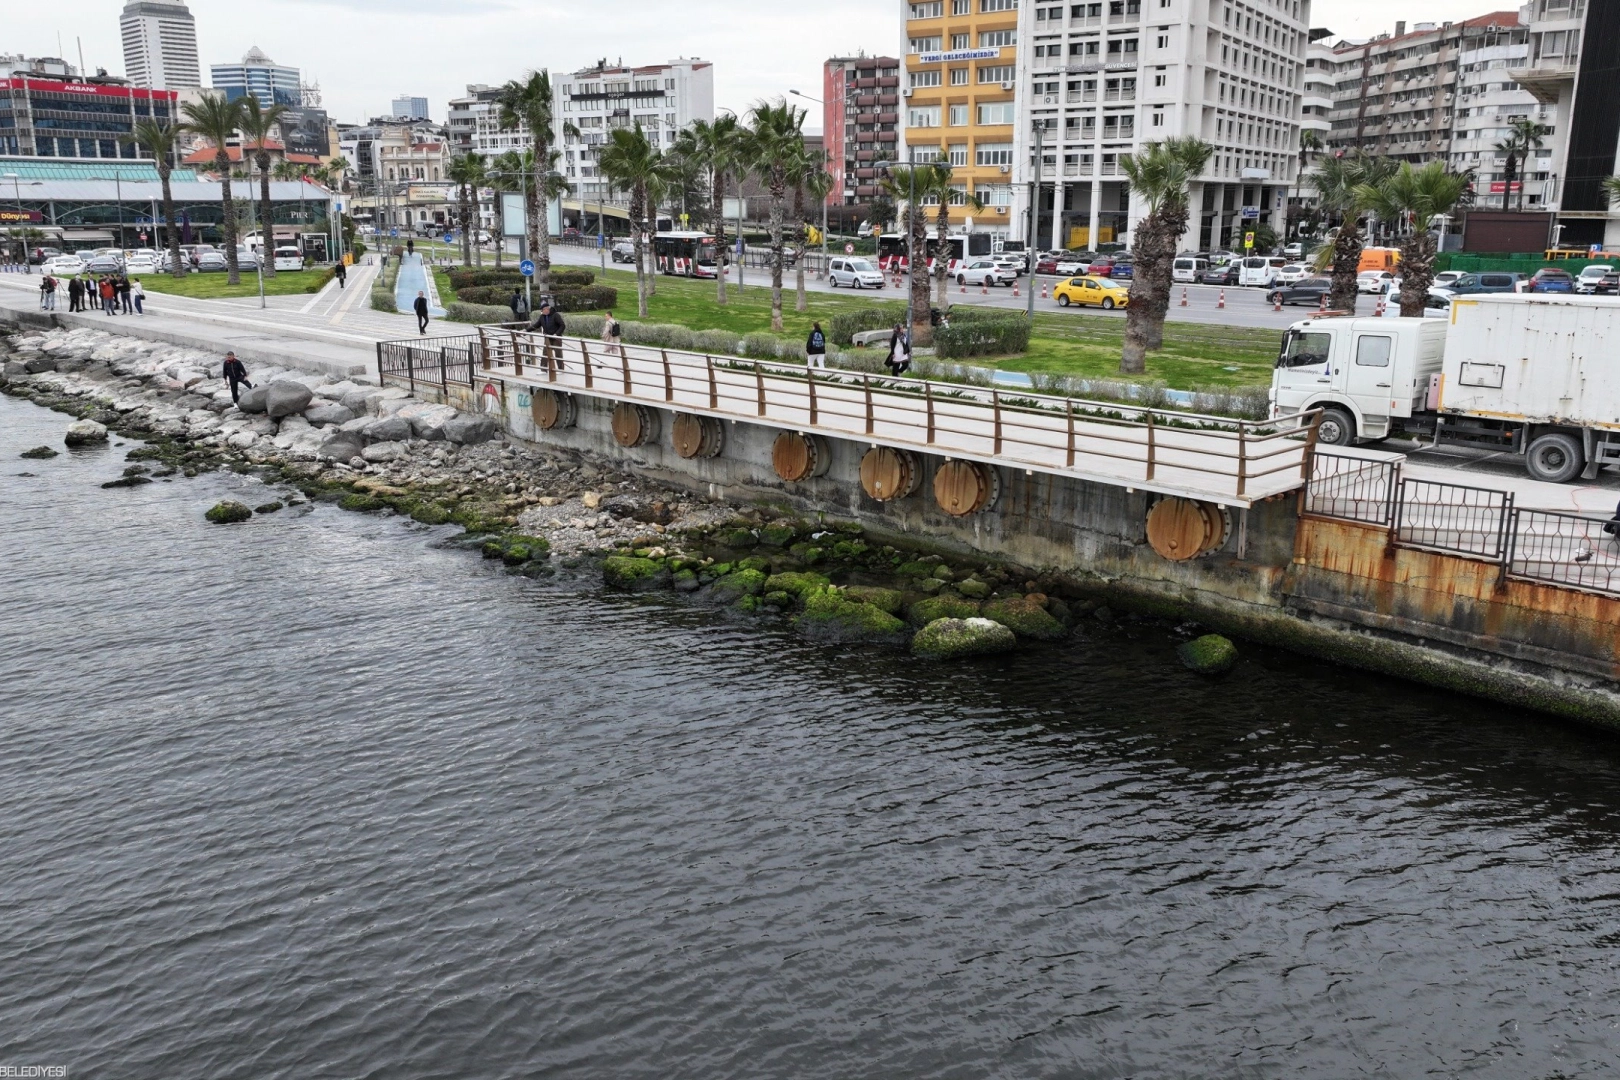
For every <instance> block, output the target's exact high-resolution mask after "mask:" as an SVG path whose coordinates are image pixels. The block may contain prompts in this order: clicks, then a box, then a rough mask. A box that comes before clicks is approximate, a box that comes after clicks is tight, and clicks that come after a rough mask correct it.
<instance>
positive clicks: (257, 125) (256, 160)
mask: <svg viewBox="0 0 1620 1080" xmlns="http://www.w3.org/2000/svg"><path fill="white" fill-rule="evenodd" d="M238 100H239V101H240V102H241V105H242V119H241V121H240V122H239V123H238V124H237V127H238V128H240V129H241V132H242V143H243V148H242V156H243V158H244V159H245V158H246V157H247V152H248V150H252V151H253V164H255V165H257V166H258V167H259V231H260V233H261V234H262V238H261V243H260V244H259V262H260V264H261V266H262V268H263V270H264V276H265V277H267V278H273V277H275V276H276V260H275V253H276V238H275V233H276V228H275V223H276V218H275V208H274V207H273V206H272V205H271V203H270V169H271V161H270V135H271V133H272V132H274V131H275V130H276V129H277V128H278V127H279V126H280V124H281V118H282V117H283V116H285V115H286V113H287V106H285V105H283V104H281V103H279V102H277V103H276V104H274V105H272V106H270V107H269V108H268V109H267V108H265V107H264V106H262V105H260V104H259V99H258V98H256V97H254V96H253V95H252V94H249V95H247V96H246V97H244V98H239V99H238ZM286 145H287V144H286V141H285V140H283V142H282V146H283V147H285V146H286ZM283 153H285V150H283Z"/></svg>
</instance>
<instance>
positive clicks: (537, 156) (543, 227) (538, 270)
mask: <svg viewBox="0 0 1620 1080" xmlns="http://www.w3.org/2000/svg"><path fill="white" fill-rule="evenodd" d="M550 150H551V145H550V143H548V142H547V141H546V140H544V139H536V140H535V143H534V182H535V186H534V189H533V194H534V200H535V204H536V209H535V211H534V214H533V216H532V217H530V219H529V239H530V242H531V244H532V245H533V248H534V250H533V251H531V252H530V253H529V258H531V259H533V260H534V281H535V284H536V285H538V286H539V287H540V291H541V292H544V293H549V292H550V291H551V221H550V220H549V219H548V218H547V217H546V210H547V206H546V204H547V203H549V202H550V200H542V198H541V193H542V192H544V191H545V189H546V185H545V177H546V171H547V170H548V169H550V168H551V156H550Z"/></svg>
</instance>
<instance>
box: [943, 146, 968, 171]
mask: <svg viewBox="0 0 1620 1080" xmlns="http://www.w3.org/2000/svg"><path fill="white" fill-rule="evenodd" d="M946 158H947V160H949V161H950V163H951V164H952V165H953V166H955V167H957V168H960V167H962V166H964V165H966V164H967V163H968V152H967V143H952V144H951V146H950V149H949V150H948V151H947V152H946Z"/></svg>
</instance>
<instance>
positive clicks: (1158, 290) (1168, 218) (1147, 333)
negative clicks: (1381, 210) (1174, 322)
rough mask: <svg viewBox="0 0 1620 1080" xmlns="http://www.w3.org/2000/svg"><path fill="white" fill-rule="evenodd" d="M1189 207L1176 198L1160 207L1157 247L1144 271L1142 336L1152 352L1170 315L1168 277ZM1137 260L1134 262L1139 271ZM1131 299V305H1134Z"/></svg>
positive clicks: (1161, 342)
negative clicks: (1145, 291)
mask: <svg viewBox="0 0 1620 1080" xmlns="http://www.w3.org/2000/svg"><path fill="white" fill-rule="evenodd" d="M1189 215H1190V210H1189V208H1188V206H1187V204H1186V203H1184V202H1180V201H1176V202H1171V203H1168V204H1166V205H1165V206H1163V207H1161V208H1160V216H1159V230H1158V246H1157V248H1156V250H1155V253H1154V257H1153V261H1152V263H1151V264H1150V266H1149V268H1148V271H1149V274H1148V302H1147V312H1148V321H1147V323H1146V324H1145V326H1144V334H1143V337H1144V339H1145V340H1146V342H1147V347H1148V348H1149V349H1150V350H1152V351H1155V352H1156V351H1158V350H1159V349H1162V348H1164V320H1165V318H1166V317H1167V316H1169V314H1170V292H1171V289H1172V288H1173V287H1174V282H1173V281H1172V280H1171V278H1172V275H1173V272H1174V270H1175V262H1176V250H1177V249H1178V248H1179V247H1180V246H1181V235H1182V233H1184V232H1186V231H1187V219H1188V217H1189ZM1141 265H1142V264H1141V263H1140V262H1138V263H1137V267H1138V270H1140V267H1141ZM1135 304H1136V301H1135V300H1134V299H1133V300H1132V301H1131V305H1132V306H1135Z"/></svg>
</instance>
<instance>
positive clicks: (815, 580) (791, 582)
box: [764, 573, 832, 598]
mask: <svg viewBox="0 0 1620 1080" xmlns="http://www.w3.org/2000/svg"><path fill="white" fill-rule="evenodd" d="M830 584H832V582H831V581H829V580H828V579H827V578H825V577H823V576H822V575H820V574H802V573H786V574H772V575H771V576H770V577H769V578H767V579H766V580H765V585H764V590H765V592H767V593H774V592H783V593H787V594H788V595H789V596H793V597H798V598H803V597H804V596H805V595H807V594H809V593H812V592H814V591H815V590H817V589H825V588H826V587H827V586H828V585H830Z"/></svg>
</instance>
